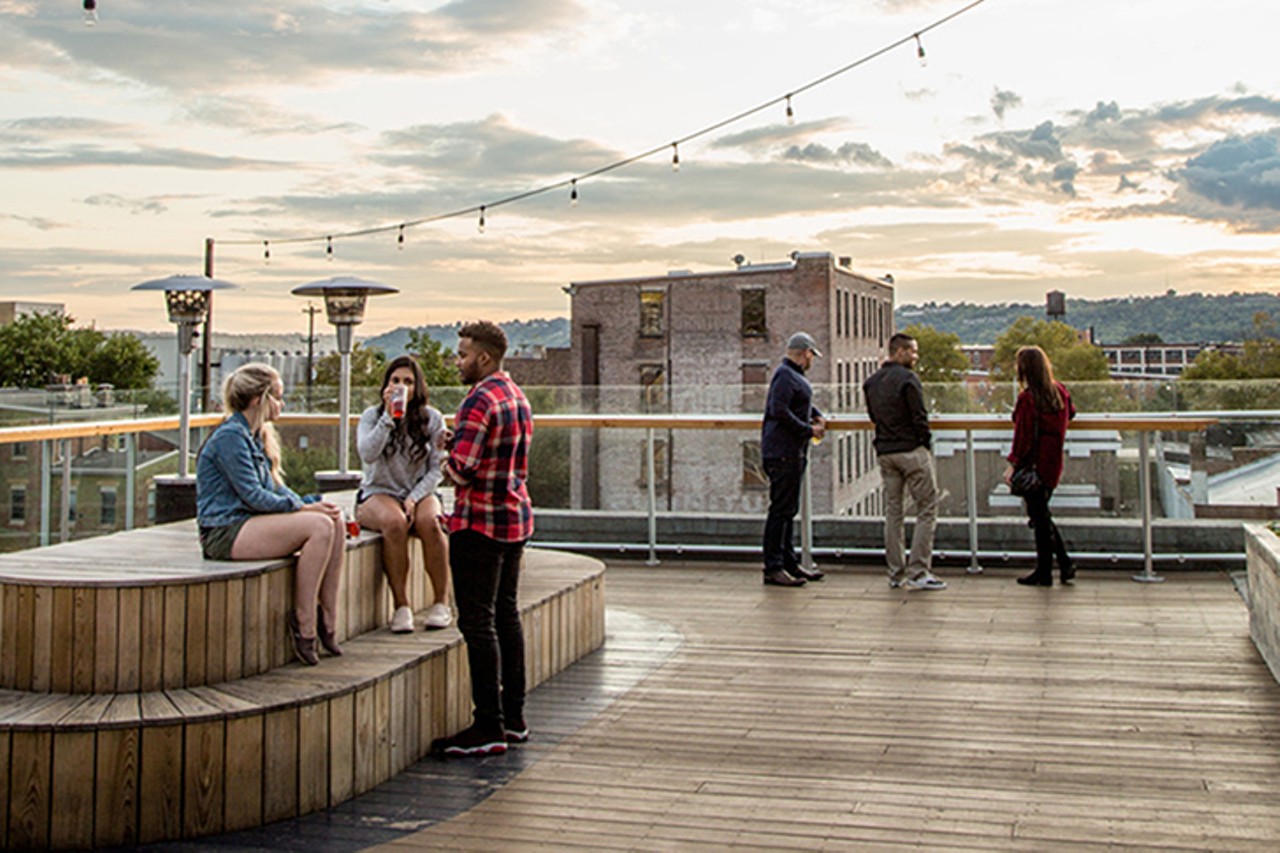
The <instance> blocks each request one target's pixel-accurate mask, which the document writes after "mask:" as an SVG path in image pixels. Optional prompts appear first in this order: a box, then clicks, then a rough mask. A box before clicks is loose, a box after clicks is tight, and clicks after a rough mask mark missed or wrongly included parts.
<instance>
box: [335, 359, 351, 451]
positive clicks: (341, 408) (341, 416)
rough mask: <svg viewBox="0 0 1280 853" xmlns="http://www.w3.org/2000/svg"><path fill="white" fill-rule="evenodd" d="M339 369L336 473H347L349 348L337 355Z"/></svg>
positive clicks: (349, 397)
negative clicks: (339, 361)
mask: <svg viewBox="0 0 1280 853" xmlns="http://www.w3.org/2000/svg"><path fill="white" fill-rule="evenodd" d="M339 358H340V360H341V369H340V370H339V371H338V373H339V374H340V375H339V377H338V473H339V474H345V473H347V463H348V461H349V458H348V457H349V456H350V453H349V449H348V447H347V445H349V444H350V443H351V350H350V348H349V347H348V348H345V349H343V350H342V352H341V353H340V355H339Z"/></svg>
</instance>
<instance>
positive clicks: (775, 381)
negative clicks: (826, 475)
mask: <svg viewBox="0 0 1280 853" xmlns="http://www.w3.org/2000/svg"><path fill="white" fill-rule="evenodd" d="M821 355H822V353H821V352H819V351H818V344H817V342H816V341H814V339H813V337H812V336H811V335H809V334H806V333H805V332H796V333H795V334H794V335H792V336H791V338H790V340H788V341H787V354H786V357H784V358H783V359H782V363H781V364H779V365H778V369H777V370H775V371H774V372H773V378H772V379H771V380H770V382H769V397H768V400H767V401H766V403H765V407H764V426H763V427H762V428H761V432H760V461H761V464H762V465H763V466H764V472H765V474H766V475H767V476H768V477H769V515H768V517H767V518H766V519H765V523H764V582H765V583H766V584H770V585H772V586H804V584H805V581H818V580H822V578H823V573H822V572H821V571H818V570H816V569H815V570H813V571H810V570H808V569H806V568H804V567H803V566H801V565H800V561H799V560H797V559H796V554H795V546H794V545H793V543H792V522H793V521H794V520H795V516H796V511H797V510H799V508H800V485H801V483H802V482H803V481H804V469H805V464H806V463H807V462H808V459H809V442H810V441H821V440H822V436H823V435H824V434H825V433H826V427H827V422H826V419H825V418H823V417H822V412H820V411H818V410H817V409H816V408H814V406H813V386H812V385H810V384H809V380H808V379H805V378H804V374H805V371H807V370H808V369H809V367H810V366H811V365H812V364H813V359H814V357H815V356H821Z"/></svg>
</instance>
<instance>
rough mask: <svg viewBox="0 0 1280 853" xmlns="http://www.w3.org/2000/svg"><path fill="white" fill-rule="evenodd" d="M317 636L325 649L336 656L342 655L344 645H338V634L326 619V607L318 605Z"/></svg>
mask: <svg viewBox="0 0 1280 853" xmlns="http://www.w3.org/2000/svg"><path fill="white" fill-rule="evenodd" d="M316 637H317V638H318V639H319V640H320V645H322V646H324V650H325V651H326V652H328V653H329V654H331V655H333V656H334V657H342V646H340V645H338V634H337V632H336V631H334V630H333V629H332V628H330V627H329V625H328V624H327V623H326V622H325V621H324V608H323V607H321V606H320V605H318V604H317V605H316Z"/></svg>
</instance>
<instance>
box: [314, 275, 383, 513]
mask: <svg viewBox="0 0 1280 853" xmlns="http://www.w3.org/2000/svg"><path fill="white" fill-rule="evenodd" d="M399 292H400V291H399V290H397V289H396V288H394V287H391V286H390V285H386V284H379V283H378V282H376V281H366V280H365V279H361V278H354V277H352V276H338V277H336V278H329V279H325V280H323V281H313V282H311V283H310V284H302V285H299V286H298V287H295V288H294V289H293V291H292V293H293V295H294V296H308V297H319V298H322V299H323V300H324V310H325V314H326V316H327V317H328V320H329V322H330V323H331V324H332V325H333V327H334V328H335V329H336V330H337V333H338V355H339V358H340V359H341V371H340V376H339V379H338V383H339V384H338V470H337V471H317V472H316V487H317V488H318V489H319V490H320V491H321V492H337V491H343V490H345V489H354V488H355V487H356V486H358V485H359V484H360V474H359V473H354V474H353V473H351V472H350V471H348V470H347V469H348V461H349V458H350V444H351V331H352V328H353V327H354V326H357V325H359V324H360V323H362V322H364V308H365V303H366V302H367V301H368V299H369V297H370V296H381V295H383V294H390V293H399Z"/></svg>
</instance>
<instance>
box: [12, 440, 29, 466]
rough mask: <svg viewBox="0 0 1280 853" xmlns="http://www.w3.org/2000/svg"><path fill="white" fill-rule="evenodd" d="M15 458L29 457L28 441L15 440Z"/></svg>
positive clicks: (13, 446) (13, 445)
mask: <svg viewBox="0 0 1280 853" xmlns="http://www.w3.org/2000/svg"><path fill="white" fill-rule="evenodd" d="M10 446H11V447H12V448H13V458H14V460H15V461H16V460H18V459H26V458H27V443H26V442H25V441H15V442H14V443H13V444H12V445H10Z"/></svg>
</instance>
